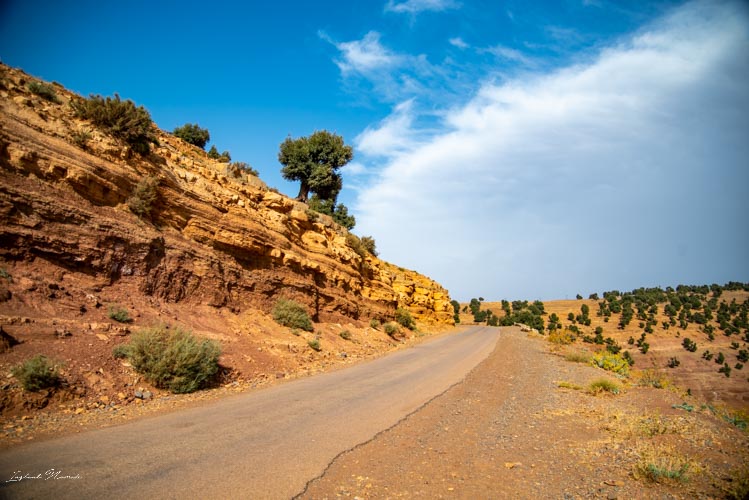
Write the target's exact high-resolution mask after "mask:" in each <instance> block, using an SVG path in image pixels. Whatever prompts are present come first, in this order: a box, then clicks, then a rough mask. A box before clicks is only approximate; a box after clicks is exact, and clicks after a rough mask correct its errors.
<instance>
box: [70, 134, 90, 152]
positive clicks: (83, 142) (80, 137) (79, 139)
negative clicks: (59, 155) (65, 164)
mask: <svg viewBox="0 0 749 500" xmlns="http://www.w3.org/2000/svg"><path fill="white" fill-rule="evenodd" d="M70 140H71V141H73V144H75V145H76V146H78V147H79V148H81V149H84V150H85V149H88V141H90V140H91V132H89V131H88V130H76V131H75V132H73V133H71V134H70Z"/></svg>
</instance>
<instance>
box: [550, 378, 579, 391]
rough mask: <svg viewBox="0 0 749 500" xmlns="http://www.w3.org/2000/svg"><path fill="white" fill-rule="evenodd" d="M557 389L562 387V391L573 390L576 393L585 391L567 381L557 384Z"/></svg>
mask: <svg viewBox="0 0 749 500" xmlns="http://www.w3.org/2000/svg"><path fill="white" fill-rule="evenodd" d="M557 387H561V388H562V389H572V390H574V391H581V390H583V389H584V387H583V386H581V385H578V384H575V383H574V382H568V381H566V380H562V381H559V382H557Z"/></svg>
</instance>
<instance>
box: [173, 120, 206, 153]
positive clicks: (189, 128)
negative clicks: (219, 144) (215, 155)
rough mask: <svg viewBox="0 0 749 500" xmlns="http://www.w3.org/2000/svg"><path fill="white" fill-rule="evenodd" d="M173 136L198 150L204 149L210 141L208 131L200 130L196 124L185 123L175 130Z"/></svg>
mask: <svg viewBox="0 0 749 500" xmlns="http://www.w3.org/2000/svg"><path fill="white" fill-rule="evenodd" d="M173 134H174V135H176V136H177V137H179V138H180V139H182V140H183V141H185V142H187V143H189V144H193V145H195V146H197V147H199V148H200V149H205V145H206V144H207V143H208V141H210V140H211V134H210V133H209V132H208V129H204V128H200V125H198V124H197V123H195V124H192V123H185V124H184V125H182V126H181V127H177V128H175V129H174V132H173Z"/></svg>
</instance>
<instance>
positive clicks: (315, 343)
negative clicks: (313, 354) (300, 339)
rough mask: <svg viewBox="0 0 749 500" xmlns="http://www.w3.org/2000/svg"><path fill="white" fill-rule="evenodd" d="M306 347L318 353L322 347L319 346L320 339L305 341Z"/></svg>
mask: <svg viewBox="0 0 749 500" xmlns="http://www.w3.org/2000/svg"><path fill="white" fill-rule="evenodd" d="M307 345H308V346H310V347H311V348H312V350H314V351H317V352H320V351H321V350H322V347H321V346H320V339H318V338H317V337H315V338H314V339H309V340H308V341H307Z"/></svg>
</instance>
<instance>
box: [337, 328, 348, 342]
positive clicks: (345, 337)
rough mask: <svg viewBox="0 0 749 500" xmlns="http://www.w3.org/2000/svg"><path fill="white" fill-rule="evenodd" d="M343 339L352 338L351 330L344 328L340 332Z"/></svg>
mask: <svg viewBox="0 0 749 500" xmlns="http://www.w3.org/2000/svg"><path fill="white" fill-rule="evenodd" d="M338 335H339V336H340V337H341V338H342V339H343V340H351V332H350V331H348V330H343V331H342V332H341V333H339V334H338Z"/></svg>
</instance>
